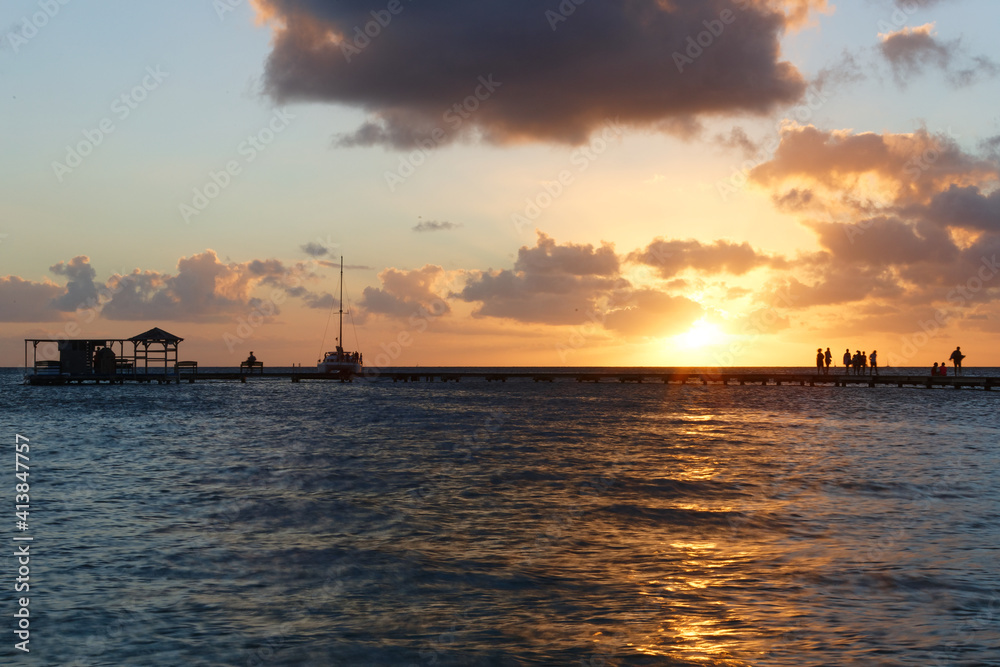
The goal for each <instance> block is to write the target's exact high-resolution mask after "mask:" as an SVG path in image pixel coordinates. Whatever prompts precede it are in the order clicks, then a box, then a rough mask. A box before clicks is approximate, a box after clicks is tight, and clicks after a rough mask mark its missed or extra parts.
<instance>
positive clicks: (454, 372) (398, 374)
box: [26, 367, 1000, 391]
mask: <svg viewBox="0 0 1000 667" xmlns="http://www.w3.org/2000/svg"><path fill="white" fill-rule="evenodd" d="M969 372H970V373H974V370H973V369H969ZM289 379H290V380H291V381H292V382H303V381H319V382H330V381H334V382H338V381H342V380H343V379H344V378H341V377H340V376H339V375H338V374H336V373H332V374H331V373H320V372H317V371H311V370H310V371H306V370H303V369H299V368H292V369H273V370H268V371H267V372H263V373H261V372H254V373H252V374H251V373H247V372H246V371H245V370H244V371H243V372H239V371H236V370H232V371H229V370H200V371H198V372H195V373H187V372H181V373H179V374H172V373H171V374H163V373H150V374H142V373H138V374H120V375H94V374H89V375H66V374H43V373H39V374H36V375H27V376H26V381H27V383H28V384H34V385H67V384H85V383H97V384H101V383H107V384H123V383H126V382H129V383H132V382H139V383H156V384H182V383H195V382H205V381H236V382H248V381H252V382H260V381H268V380H289ZM355 379H358V380H359V381H366V382H371V381H378V382H388V381H392V382H394V383H398V382H456V383H458V382H463V381H465V382H476V381H485V382H490V383H492V382H508V381H517V382H536V383H541V382H544V383H552V382H580V383H583V382H587V383H612V382H613V383H619V384H626V383H631V384H643V383H646V384H652V383H659V384H695V385H740V386H743V385H758V386H783V385H790V386H810V387H814V386H836V387H848V386H867V387H886V386H891V387H924V388H927V389H931V388H935V387H946V388H954V389H964V388H970V389H983V390H986V391H989V390H991V389H992V388H993V387H1000V377H988V376H979V375H974V374H970V375H959V376H954V375H953V376H947V377H939V376H931V375H929V374H927V375H904V374H899V375H890V374H884V375H835V374H829V375H825V374H810V373H797V372H790V371H785V372H782V371H773V372H753V371H729V370H726V369H718V370H714V369H712V370H691V371H687V370H656V369H642V370H640V369H625V370H621V369H618V370H611V369H608V370H594V369H586V370H580V369H569V368H567V369H537V370H535V369H523V368H521V369H510V370H505V369H476V368H420V367H414V368H388V369H366V371H365V372H364V373H363V374H361V375H359V376H357V377H356V378H355Z"/></svg>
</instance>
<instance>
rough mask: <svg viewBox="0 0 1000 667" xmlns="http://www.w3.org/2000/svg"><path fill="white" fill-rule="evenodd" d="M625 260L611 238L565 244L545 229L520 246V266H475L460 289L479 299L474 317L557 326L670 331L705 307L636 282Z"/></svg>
mask: <svg viewBox="0 0 1000 667" xmlns="http://www.w3.org/2000/svg"><path fill="white" fill-rule="evenodd" d="M621 264H622V260H621V258H619V257H618V256H617V255H616V254H615V252H614V248H613V246H611V245H609V244H604V245H602V246H601V247H599V248H595V247H594V246H592V245H578V244H573V243H566V244H558V243H556V241H555V240H554V239H552V238H551V237H549V236H547V235H546V234H543V233H539V234H538V239H537V241H536V244H535V246H534V247H531V248H529V247H527V246H523V247H522V248H521V249H520V250H519V251H518V256H517V260H516V261H515V263H514V267H513V269H503V270H500V271H492V270H490V271H478V272H469V274H468V276H467V279H466V284H465V287H464V288H463V289H462V291H461V292H460V293H458V294H456V295H455V296H456V297H458V298H460V299H461V300H463V301H466V302H470V303H475V304H477V307H476V310H475V311H474V312H473V315H474V316H475V317H495V318H504V319H510V320H515V321H518V322H527V323H532V324H548V325H556V326H559V325H574V324H583V323H586V322H601V323H603V325H604V327H605V328H606V329H614V330H616V331H618V332H620V333H623V334H625V335H651V336H662V335H667V334H668V333H670V332H676V331H680V330H682V329H685V328H686V327H687V326H689V325H690V324H691V322H693V321H694V320H695V319H697V318H698V317H699V316H700V315H701V314H702V312H703V311H702V308H701V306H700V305H698V304H697V303H695V302H693V301H691V300H690V299H687V298H685V297H677V296H672V295H669V294H667V293H664V292H662V291H658V290H655V289H652V288H648V287H639V288H637V287H635V286H633V285H632V284H631V283H630V282H629V281H628V280H626V279H625V278H624V277H622V275H621Z"/></svg>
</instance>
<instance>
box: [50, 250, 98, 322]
mask: <svg viewBox="0 0 1000 667" xmlns="http://www.w3.org/2000/svg"><path fill="white" fill-rule="evenodd" d="M49 271H51V272H52V273H54V274H56V275H57V276H65V277H66V278H67V282H66V291H65V292H64V293H63V294H61V295H59V296H58V297H57V298H56V299H54V300H53V301H52V307H53V308H55V309H56V310H62V311H65V312H72V311H74V310H77V309H78V308H85V307H88V306H94V305H96V304H97V285H96V284H95V283H94V278H96V277H97V272H96V271H94V268H93V267H92V266H90V258H89V257H87V256H86V255H80V256H78V257H74V258H73V259H71V260H70V261H69V262H59V263H58V264H56V265H54V266H50V267H49Z"/></svg>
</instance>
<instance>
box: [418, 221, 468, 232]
mask: <svg viewBox="0 0 1000 667" xmlns="http://www.w3.org/2000/svg"><path fill="white" fill-rule="evenodd" d="M461 226H462V223H460V222H458V223H456V222H448V221H447V220H422V221H420V222H418V223H417V224H416V225H414V226H413V231H415V232H440V231H445V230H449V229H458V228H459V227H461Z"/></svg>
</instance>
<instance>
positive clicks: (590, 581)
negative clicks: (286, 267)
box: [0, 371, 1000, 666]
mask: <svg viewBox="0 0 1000 667" xmlns="http://www.w3.org/2000/svg"><path fill="white" fill-rule="evenodd" d="M998 373H1000V372H998ZM19 382H20V373H19V372H15V371H2V372H0V427H2V429H3V431H2V433H0V438H2V440H3V441H5V442H7V443H8V444H7V445H5V446H6V447H7V448H8V453H9V456H5V457H3V458H4V459H5V460H8V466H7V468H4V469H3V470H0V474H2V475H3V476H4V477H5V478H6V479H5V481H4V482H3V484H0V488H2V489H5V491H3V494H4V495H5V496H10V497H9V498H7V497H4V498H3V505H4V506H7V507H11V506H12V504H13V484H14V482H15V480H14V479H13V442H14V435H15V433H20V434H23V435H24V436H26V437H28V438H30V440H31V496H32V501H31V502H32V513H31V526H32V528H31V531H30V533H31V535H33V536H34V542H33V543H32V554H33V557H32V561H31V566H32V571H31V577H32V580H31V614H32V617H31V621H32V625H31V631H32V634H31V649H32V650H31V653H30V655H24V654H20V653H19V652H17V651H15V650H14V649H13V642H14V640H13V639H12V636H13V633H12V632H11V630H12V629H13V622H12V616H11V614H12V613H13V610H14V609H15V606H14V604H15V603H14V600H13V593H11V592H8V593H7V594H6V595H5V596H3V605H4V607H3V612H4V613H3V617H4V618H6V619H8V620H7V621H5V622H4V626H5V627H2V628H0V630H2V632H0V637H6V638H7V639H5V640H4V641H3V645H2V646H0V659H2V661H3V662H4V664H11V663H12V661H13V660H14V659H15V658H16V660H17V662H18V663H19V664H38V665H43V664H44V665H51V664H67V665H73V664H79V665H428V666H430V665H549V664H551V665H588V666H591V665H734V666H735V665H740V666H742V665H1000V625H998V624H1000V567H998V565H997V563H998V561H1000V554H998V548H997V545H998V542H1000V511H998V510H1000V503H998V500H1000V490H998V478H997V471H998V462H1000V456H998V453H997V452H998V440H1000V437H998V436H1000V416H998V408H1000V392H996V391H993V392H984V391H981V390H968V389H967V390H962V391H955V390H946V389H934V390H927V389H920V388H905V389H897V388H895V387H879V388H875V389H870V388H868V387H847V388H834V387H798V386H783V387H776V386H768V387H760V386H752V387H751V386H745V387H738V386H728V387H723V386H694V385H691V386H677V385H670V386H663V385H652V384H643V385H620V384H618V383H604V384H598V385H592V384H577V383H575V382H556V383H554V384H535V383H533V382H530V381H521V382H519V381H511V382H507V383H504V384H500V383H489V384H488V383H485V382H482V381H468V380H466V381H462V382H461V383H460V384H454V383H449V384H441V383H431V384H429V383H410V384H393V383H391V382H376V383H367V382H357V383H354V384H339V383H312V384H310V383H301V384H292V383H290V382H288V381H287V380H284V381H281V380H270V381H256V382H250V383H248V384H239V383H235V382H228V383H225V382H218V383H208V382H205V383H199V384H194V385H180V386H178V385H170V386H160V385H152V386H138V385H126V386H113V387H112V386H99V387H95V386H89V387H88V386H84V387H76V386H74V387H25V386H21V385H20V384H18V383H19ZM10 514H13V510H10ZM13 523H14V517H13V516H10V517H9V526H10V527H9V528H8V529H5V533H6V534H7V535H8V538H6V539H7V540H8V541H7V544H12V542H11V541H10V538H11V537H13V536H14V535H15V531H14V530H13ZM12 551H13V549H12V548H7V549H5V550H4V552H5V553H4V555H3V556H2V557H0V565H2V567H3V571H2V573H0V576H2V577H3V579H4V580H5V581H8V582H10V581H11V580H12V579H13V576H14V571H15V568H16V564H15V563H14V559H13V558H12V557H10V555H9V554H10V553H12ZM5 589H7V590H8V591H9V590H10V585H5Z"/></svg>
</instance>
